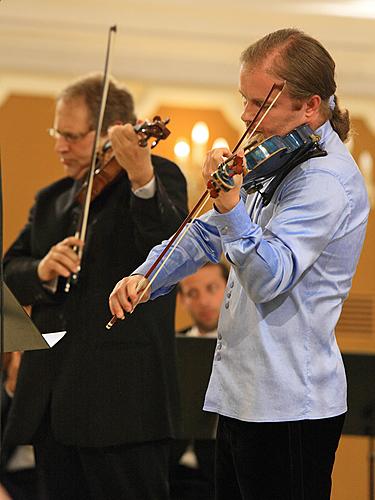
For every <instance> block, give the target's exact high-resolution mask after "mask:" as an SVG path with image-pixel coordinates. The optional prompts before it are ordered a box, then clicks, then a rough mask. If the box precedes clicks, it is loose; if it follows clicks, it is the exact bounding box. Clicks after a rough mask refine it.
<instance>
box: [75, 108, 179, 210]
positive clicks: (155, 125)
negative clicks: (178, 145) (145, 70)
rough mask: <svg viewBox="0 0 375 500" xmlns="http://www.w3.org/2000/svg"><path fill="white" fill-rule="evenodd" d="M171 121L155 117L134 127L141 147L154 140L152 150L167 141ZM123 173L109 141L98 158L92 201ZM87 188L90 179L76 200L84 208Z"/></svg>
mask: <svg viewBox="0 0 375 500" xmlns="http://www.w3.org/2000/svg"><path fill="white" fill-rule="evenodd" d="M169 121H170V119H169V118H166V119H165V120H162V119H161V118H160V116H154V118H153V120H152V122H149V121H144V122H142V123H139V124H137V125H134V127H133V130H134V131H135V132H136V133H137V134H138V135H139V140H138V144H139V146H140V147H142V148H145V147H146V146H147V145H148V140H149V139H150V138H153V139H154V140H153V141H152V143H151V149H153V148H154V147H155V146H156V145H157V144H158V143H159V141H161V140H164V139H166V138H167V137H168V136H169V134H170V133H171V131H170V130H169V129H168V128H167V124H168V123H169ZM121 172H123V168H122V167H121V165H119V163H118V162H117V160H116V157H115V154H114V152H113V149H112V144H111V142H110V141H107V142H106V143H105V144H104V146H103V149H102V151H101V152H100V153H99V154H98V156H97V162H96V167H95V170H94V178H93V183H92V190H91V198H90V201H93V200H95V198H97V197H98V196H99V195H100V194H101V193H102V191H103V190H104V189H105V188H106V187H107V186H109V185H110V184H112V183H113V182H114V181H115V180H116V179H117V177H118V176H119V175H120V173H121ZM87 186H88V179H86V180H85V182H84V183H83V184H82V187H81V189H80V190H79V191H78V193H77V195H76V200H77V201H78V203H79V204H80V205H82V206H83V205H84V204H85V201H86V194H87Z"/></svg>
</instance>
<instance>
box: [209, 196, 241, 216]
mask: <svg viewBox="0 0 375 500" xmlns="http://www.w3.org/2000/svg"><path fill="white" fill-rule="evenodd" d="M239 201H240V197H239V196H238V197H236V198H233V199H230V200H227V199H224V200H223V199H220V198H219V199H217V200H215V207H216V209H217V210H218V212H220V213H221V214H225V213H227V212H230V211H231V210H233V209H234V207H235V206H236V205H237V204H238V202H239Z"/></svg>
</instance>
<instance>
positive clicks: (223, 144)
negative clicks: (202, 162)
mask: <svg viewBox="0 0 375 500" xmlns="http://www.w3.org/2000/svg"><path fill="white" fill-rule="evenodd" d="M216 148H227V149H229V144H228V142H227V140H226V139H224V137H217V139H215V140H214V143H213V144H212V149H216Z"/></svg>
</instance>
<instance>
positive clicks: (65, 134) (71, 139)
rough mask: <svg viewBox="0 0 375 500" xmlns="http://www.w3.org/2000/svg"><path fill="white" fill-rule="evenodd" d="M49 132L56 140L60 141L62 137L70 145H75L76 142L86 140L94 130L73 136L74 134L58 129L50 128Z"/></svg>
mask: <svg viewBox="0 0 375 500" xmlns="http://www.w3.org/2000/svg"><path fill="white" fill-rule="evenodd" d="M47 132H48V134H49V135H50V136H51V137H53V138H54V139H59V138H60V137H62V138H63V139H64V140H65V141H66V142H68V143H69V144H74V143H75V142H78V141H81V140H82V139H84V138H85V137H86V136H87V135H88V134H89V133H90V132H92V129H90V130H88V131H87V132H84V133H81V134H73V133H72V132H60V130H57V129H56V128H48V129H47Z"/></svg>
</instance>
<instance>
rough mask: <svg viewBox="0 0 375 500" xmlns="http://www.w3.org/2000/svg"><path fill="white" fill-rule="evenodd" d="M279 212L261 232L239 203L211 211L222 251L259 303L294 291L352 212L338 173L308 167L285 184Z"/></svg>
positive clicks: (241, 203)
mask: <svg viewBox="0 0 375 500" xmlns="http://www.w3.org/2000/svg"><path fill="white" fill-rule="evenodd" d="M273 210H274V213H273V216H272V217H271V218H270V220H269V222H268V224H266V226H265V227H264V228H263V229H262V228H261V227H260V226H259V225H258V224H256V223H254V222H253V221H252V220H251V219H250V216H249V215H248V213H247V211H246V208H245V205H244V203H243V202H240V203H239V204H238V205H237V206H236V207H235V208H234V209H233V210H232V211H231V212H228V213H226V214H218V213H215V212H211V214H210V218H209V220H208V222H209V223H210V224H212V225H214V226H216V227H217V230H218V232H219V235H220V239H221V242H222V248H223V251H224V253H225V255H226V256H227V258H228V259H229V260H230V262H231V263H232V264H233V266H234V269H235V272H236V274H237V277H238V279H239V281H240V282H241V285H242V286H243V288H244V289H245V290H246V292H247V294H248V295H249V297H250V298H251V299H252V300H253V301H254V302H255V303H262V302H268V301H270V300H272V299H274V298H275V297H277V296H279V295H280V294H282V293H283V292H285V291H287V290H288V289H290V288H291V287H292V286H293V285H294V284H295V283H297V282H298V280H299V279H301V276H302V275H303V273H304V272H305V271H306V270H307V269H308V268H309V267H310V266H311V265H312V264H313V263H314V262H315V260H316V259H317V258H318V257H319V255H320V254H321V253H322V252H323V251H324V250H325V249H326V247H327V245H328V243H329V242H330V241H331V240H332V239H334V238H335V237H339V236H337V235H340V234H342V232H343V231H344V229H345V224H346V222H347V220H348V215H349V213H350V204H349V201H348V197H347V195H346V193H345V190H344V188H343V186H342V184H341V183H340V182H339V180H338V179H337V178H336V177H335V175H334V174H332V173H330V172H327V171H318V170H317V169H314V170H312V171H309V170H308V169H307V170H306V171H305V172H304V173H303V175H295V176H292V177H291V179H289V180H288V181H287V182H285V184H284V185H283V186H282V188H281V191H280V193H279V195H278V199H277V201H276V202H275V205H274V209H273Z"/></svg>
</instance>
